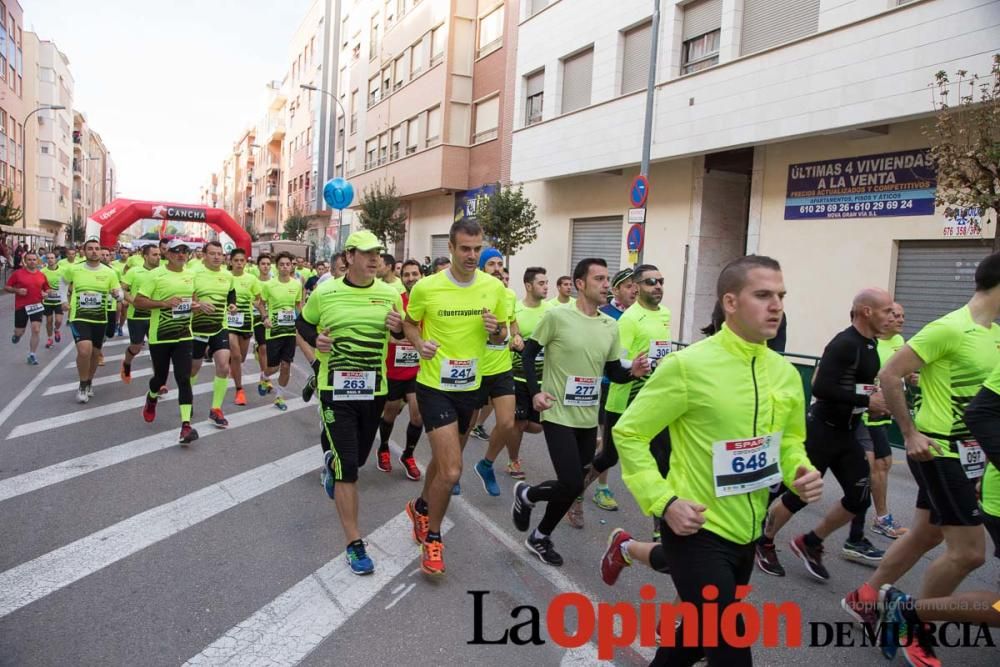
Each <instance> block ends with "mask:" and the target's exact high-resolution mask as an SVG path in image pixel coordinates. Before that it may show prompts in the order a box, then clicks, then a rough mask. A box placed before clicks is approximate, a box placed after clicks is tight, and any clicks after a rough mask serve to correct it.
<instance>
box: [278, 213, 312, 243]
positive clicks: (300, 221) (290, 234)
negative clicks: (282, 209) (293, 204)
mask: <svg viewBox="0 0 1000 667" xmlns="http://www.w3.org/2000/svg"><path fill="white" fill-rule="evenodd" d="M308 229H309V216H306V215H302V212H301V211H299V209H297V208H296V209H294V210H293V211H292V214H291V215H289V216H288V217H287V218H285V233H284V234H282V235H281V238H283V239H287V240H289V241H302V240H303V239H305V237H306V230H308Z"/></svg>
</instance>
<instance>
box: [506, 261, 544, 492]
mask: <svg viewBox="0 0 1000 667" xmlns="http://www.w3.org/2000/svg"><path fill="white" fill-rule="evenodd" d="M523 282H524V299H523V300H521V301H518V302H517V303H516V304H515V306H514V319H515V320H516V321H517V328H518V331H517V333H515V334H514V335H512V336H511V343H510V348H511V350H510V360H511V367H512V372H513V375H514V401H515V406H514V426H515V430H514V436H513V438H511V440H510V445H508V447H507V455H508V457H509V461H508V462H507V474H508V475H510V476H511V478H512V479H515V480H518V479H524V478H525V473H524V467H523V465H522V464H521V440H522V439H523V438H524V434H525V433H541V432H542V418H541V415H539V414H538V411H537V410H535V407H534V405H533V404H532V401H531V393H530V392H529V391H528V382H527V380H526V379H525V376H524V362H523V361H522V360H521V352H523V351H524V341H525V340H527V339H528V338H530V337H531V334H532V333H533V332H534V330H535V327H537V326H538V323H539V322H540V321H541V320H542V316H544V315H545V313H546V312H548V310H549V309H550V308H552V304H551V303H549V302H548V301H546V300H545V297H546V296H548V293H549V278H548V276H547V275H546V273H545V269H544V268H543V267H541V266H531V267H528V268H527V269H525V271H524V278H523ZM544 362H545V350H539V352H538V354H537V355H535V376H536V377H541V375H542V370H543V363H544Z"/></svg>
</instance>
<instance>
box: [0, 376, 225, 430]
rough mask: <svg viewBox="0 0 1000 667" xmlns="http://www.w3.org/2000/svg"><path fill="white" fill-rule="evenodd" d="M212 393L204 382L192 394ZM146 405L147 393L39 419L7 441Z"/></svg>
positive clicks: (165, 398) (171, 398) (170, 396)
mask: <svg viewBox="0 0 1000 667" xmlns="http://www.w3.org/2000/svg"><path fill="white" fill-rule="evenodd" d="M211 391H212V383H211V382H202V383H201V384H196V385H195V386H193V387H192V388H191V392H192V393H193V394H194V395H195V396H200V395H201V394H208V393H210V392H211ZM178 395H179V394H178V392H176V391H171V392H170V393H169V394H167V395H166V396H161V397H160V401H159V405H161V406H162V405H163V403H164V402H165V401H176V400H177V396H178ZM145 404H146V392H143V395H142V396H136V397H135V398H126V399H125V400H124V401H117V402H115V403H109V404H108V405H101V406H97V407H94V408H87V409H86V410H77V411H76V412H69V413H66V414H64V415H56V416H55V417H48V418H46V419H39V420H38V421H33V422H28V423H27V424H20V425H18V426H15V427H14V428H13V429H12V430H11V432H10V433H8V434H7V440H10V439H11V438H17V437H20V436H24V435H34V434H36V433H40V432H41V431H49V430H51V429H54V428H61V427H63V426H69V425H70V424H76V423H79V422H85V421H88V420H90V419H97V418H98V417H103V416H105V415H109V414H113V413H115V412H124V411H125V410H132V409H135V408H141V407H142V406H143V405H145Z"/></svg>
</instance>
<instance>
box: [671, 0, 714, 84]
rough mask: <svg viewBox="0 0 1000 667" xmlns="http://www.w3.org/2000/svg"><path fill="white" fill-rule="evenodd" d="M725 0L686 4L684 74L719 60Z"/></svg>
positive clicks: (682, 68)
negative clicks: (723, 2) (723, 0)
mask: <svg viewBox="0 0 1000 667" xmlns="http://www.w3.org/2000/svg"><path fill="white" fill-rule="evenodd" d="M721 27H722V0H699V1H698V2H692V3H691V4H689V5H686V6H685V7H684V25H683V28H682V30H681V40H682V42H683V44H682V46H681V74H690V73H691V72H697V71H698V70H702V69H705V68H706V67H711V66H712V65H715V64H717V63H718V62H719V41H720V40H719V37H720V35H721V30H720V28H721Z"/></svg>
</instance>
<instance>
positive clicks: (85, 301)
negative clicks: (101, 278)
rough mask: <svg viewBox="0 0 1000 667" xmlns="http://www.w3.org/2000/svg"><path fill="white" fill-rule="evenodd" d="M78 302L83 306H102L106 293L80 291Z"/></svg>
mask: <svg viewBox="0 0 1000 667" xmlns="http://www.w3.org/2000/svg"><path fill="white" fill-rule="evenodd" d="M76 302H77V303H78V304H79V305H80V307H81V308H100V307H101V305H102V304H103V303H104V295H103V294H101V293H100V292H80V295H79V296H78V297H77V301H76Z"/></svg>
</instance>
